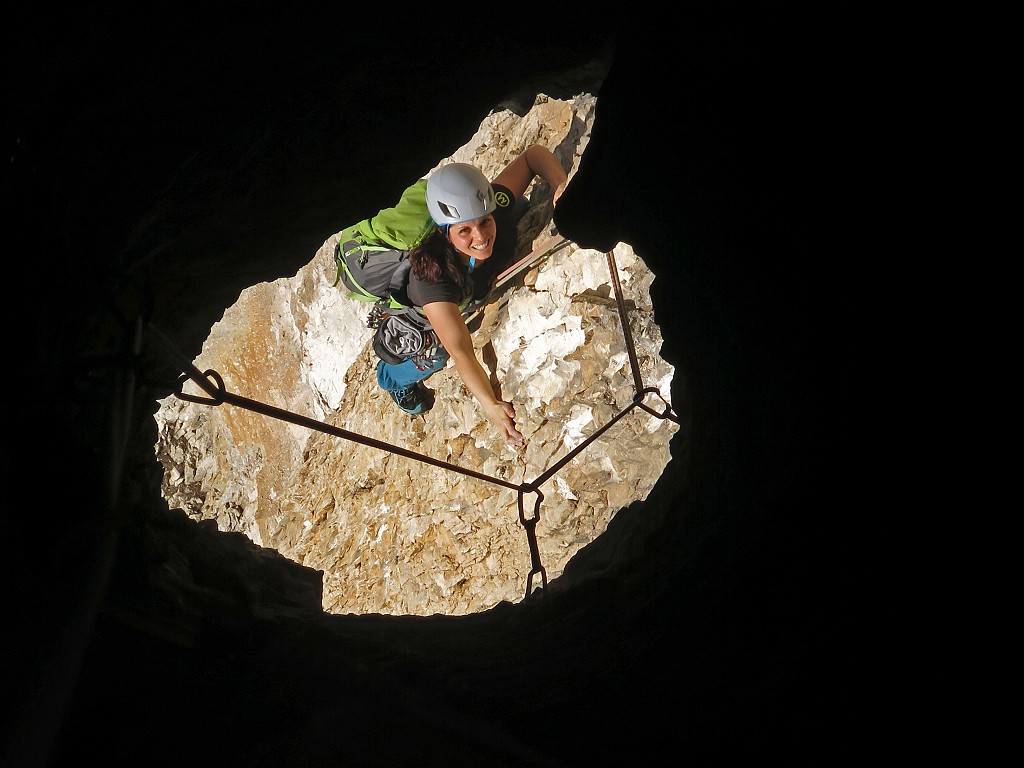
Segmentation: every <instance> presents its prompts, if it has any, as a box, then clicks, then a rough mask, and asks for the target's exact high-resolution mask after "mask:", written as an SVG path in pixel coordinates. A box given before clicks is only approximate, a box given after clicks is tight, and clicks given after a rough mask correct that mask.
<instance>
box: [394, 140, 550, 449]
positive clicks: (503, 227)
mask: <svg viewBox="0 0 1024 768" xmlns="http://www.w3.org/2000/svg"><path fill="white" fill-rule="evenodd" d="M537 176H539V177H540V178H542V179H543V180H544V181H546V182H547V183H548V185H549V186H550V187H551V189H552V202H553V203H557V202H558V198H559V197H560V196H561V194H562V192H563V191H564V189H565V184H566V181H567V176H566V173H565V170H564V169H563V168H562V165H561V163H560V162H559V161H558V160H557V159H556V158H555V156H554V155H552V154H551V152H550V151H548V150H547V149H546V148H545V147H543V146H541V145H533V146H531V147H530V148H528V149H527V150H526V151H525V152H523V153H522V154H521V155H519V156H518V157H517V158H516V159H515V160H513V161H512V162H511V163H510V164H509V165H508V166H507V167H506V168H505V169H504V170H502V171H501V173H499V174H498V175H497V176H496V177H495V178H494V180H493V181H488V180H487V178H486V177H485V176H484V174H483V173H482V172H481V171H480V170H479V169H477V168H475V167H474V166H472V165H468V164H465V163H451V164H449V165H446V166H444V167H442V168H439V169H438V170H437V171H435V172H434V173H433V174H432V175H431V176H430V177H429V178H428V179H427V184H426V203H427V210H428V211H429V214H430V218H431V220H432V221H433V224H434V226H433V227H432V228H431V229H430V231H429V232H428V233H427V234H426V235H425V236H424V237H423V239H422V240H421V241H420V242H419V244H418V245H416V246H415V247H414V248H412V249H411V250H410V251H409V263H410V265H411V268H410V274H409V282H408V285H407V286H406V287H405V298H407V299H408V304H409V305H410V306H415V307H418V308H419V310H420V311H419V312H412V313H408V314H406V315H403V317H404V318H406V319H407V320H410V321H412V322H419V323H420V324H421V325H422V326H423V327H424V329H425V330H429V331H432V332H433V334H434V337H435V338H436V341H437V343H436V345H433V346H432V348H431V349H430V351H429V353H428V354H422V353H420V354H413V355H408V354H402V351H403V350H402V348H401V345H400V344H399V345H397V346H396V344H394V343H391V341H390V339H391V338H392V336H394V335H393V334H391V335H389V334H388V333H387V330H388V329H387V325H386V324H384V325H382V326H381V328H380V329H378V334H377V337H376V339H375V343H374V349H375V350H376V351H377V354H378V356H380V357H381V361H380V362H379V363H378V365H377V383H378V384H379V385H380V386H381V388H382V389H384V390H385V391H386V392H388V394H390V395H391V397H392V399H393V400H394V401H395V403H396V404H397V405H398V407H399V408H401V409H402V410H403V411H405V412H406V413H411V414H417V413H423V412H424V411H426V410H428V409H429V408H430V407H431V406H432V405H433V398H432V394H431V393H430V391H429V390H428V389H427V388H426V387H425V386H424V384H423V382H424V380H425V379H427V378H428V377H429V376H431V375H432V374H434V373H436V372H437V371H439V370H441V369H442V368H444V366H445V365H446V363H447V362H448V360H449V359H451V360H452V361H453V362H454V364H455V369H456V370H457V371H458V373H459V376H460V377H461V378H462V381H463V382H464V383H465V385H466V387H467V388H468V389H469V391H470V392H472V393H473V396H474V397H475V398H476V400H477V402H479V403H480V406H481V407H482V408H483V411H484V414H485V415H486V416H487V418H488V419H489V420H490V421H491V422H493V423H494V424H495V425H497V426H498V427H500V428H501V429H502V430H503V431H504V433H505V438H506V441H507V442H508V443H509V444H510V445H520V444H521V443H522V441H523V436H522V433H520V432H519V430H518V429H516V424H515V408H514V407H513V405H512V403H510V402H506V401H503V400H500V399H498V397H497V396H496V395H495V393H494V389H493V388H492V386H491V382H490V379H489V377H488V374H487V372H486V371H485V370H484V368H483V366H482V365H481V363H480V361H479V360H477V357H476V354H475V353H474V350H473V341H472V338H471V336H470V333H469V328H468V327H467V326H466V323H465V320H464V314H465V313H467V312H469V311H471V310H472V309H473V308H474V305H478V304H479V303H480V302H482V301H484V300H486V298H487V296H488V294H489V292H490V290H491V287H492V285H493V283H494V280H495V278H496V277H497V276H498V274H499V273H500V272H501V271H502V270H503V269H504V268H505V267H506V266H508V265H509V263H510V262H511V261H512V258H513V257H514V255H515V247H516V234H517V233H516V225H517V223H518V221H519V219H520V218H521V216H522V214H523V212H524V210H525V206H524V205H523V204H522V203H524V202H525V201H523V200H522V196H523V194H524V193H525V192H526V189H527V187H529V185H530V183H531V182H532V181H533V180H534V178H535V177H537ZM382 347H383V349H382Z"/></svg>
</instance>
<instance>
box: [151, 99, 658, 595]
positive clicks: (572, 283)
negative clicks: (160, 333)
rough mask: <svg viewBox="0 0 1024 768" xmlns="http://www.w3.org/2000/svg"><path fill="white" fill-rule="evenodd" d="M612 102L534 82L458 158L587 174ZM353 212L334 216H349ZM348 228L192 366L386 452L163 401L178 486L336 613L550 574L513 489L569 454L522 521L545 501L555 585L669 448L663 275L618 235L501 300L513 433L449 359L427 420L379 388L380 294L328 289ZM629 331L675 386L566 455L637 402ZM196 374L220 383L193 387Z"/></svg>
mask: <svg viewBox="0 0 1024 768" xmlns="http://www.w3.org/2000/svg"><path fill="white" fill-rule="evenodd" d="M595 108H596V99H595V98H594V97H593V96H590V95H588V94H584V95H581V96H579V97H577V98H575V99H573V100H571V101H561V100H555V99H547V98H544V97H541V98H538V100H537V102H536V103H535V104H534V106H533V108H532V110H530V111H529V112H528V114H526V115H525V116H523V117H520V116H518V115H517V114H515V113H514V112H511V111H502V112H496V113H493V114H491V115H490V116H488V117H487V118H486V120H485V121H484V122H483V124H482V125H481V127H480V129H479V131H478V132H477V133H476V134H475V135H474V136H473V137H472V138H471V139H470V140H469V141H468V142H467V143H466V144H465V145H464V146H463V147H462V148H460V149H459V150H457V151H456V152H454V153H453V155H452V156H451V157H450V158H445V159H444V160H442V161H441V163H444V162H448V161H451V160H455V161H465V162H472V163H474V164H475V165H477V166H478V167H480V168H481V169H482V170H483V171H484V172H485V173H486V174H487V175H488V176H492V177H493V176H494V175H495V174H496V173H497V172H498V171H499V170H500V169H501V168H502V167H504V166H505V165H506V164H507V163H508V162H509V161H510V160H511V159H512V158H514V157H515V156H516V155H517V154H518V153H519V152H521V151H522V150H523V149H524V148H525V147H527V146H529V145H530V144H532V143H535V142H539V143H542V144H544V145H546V146H548V147H549V148H551V149H552V151H553V152H554V153H555V154H556V156H558V157H559V158H560V159H561V160H562V162H563V165H564V166H565V167H566V168H567V170H568V171H569V173H570V176H571V175H572V172H573V171H574V170H575V169H576V167H577V165H578V162H579V158H580V156H581V154H582V153H583V152H584V151H585V148H586V143H587V140H588V137H589V132H590V126H591V123H592V120H593V116H594V110H595ZM441 163H439V164H441ZM429 170H431V169H424V173H427V172H429ZM528 195H529V196H530V197H531V200H532V203H533V207H532V210H531V213H530V214H529V215H528V216H527V217H526V219H524V221H523V224H522V225H521V228H520V246H521V251H522V252H523V253H526V252H528V251H529V250H531V249H532V248H533V247H536V246H537V245H538V244H540V243H542V242H545V241H547V240H548V239H549V238H550V237H551V236H552V235H553V234H555V233H554V231H553V229H552V228H551V224H550V215H551V210H552V209H551V204H550V190H549V189H547V188H546V185H544V184H543V183H541V182H538V183H537V184H536V185H535V186H534V187H533V188H532V189H531V190H529V191H528ZM372 213H374V211H367V215H371V214H372ZM350 223H352V222H338V229H339V230H340V229H341V228H342V227H344V226H345V225H347V224H350ZM336 238H337V235H334V236H332V237H331V238H329V239H328V240H327V241H326V242H325V243H324V244H323V246H322V247H321V248H320V249H319V251H318V252H317V253H316V254H315V256H314V258H313V259H312V260H311V261H310V262H309V263H308V264H307V265H306V266H305V267H303V268H302V269H300V270H299V271H298V273H297V274H296V275H295V276H294V277H291V278H282V279H279V280H275V281H274V282H271V283H261V284H259V285H255V286H252V287H251V288H249V289H247V290H245V291H243V292H242V294H241V296H240V297H239V300H238V302H237V303H236V304H235V305H234V306H232V307H230V308H229V309H228V310H227V311H226V312H225V313H224V316H223V318H222V320H221V321H220V322H218V323H217V324H216V325H215V326H214V327H213V328H212V330H211V332H210V336H209V337H208V339H207V341H206V343H205V344H204V346H203V350H202V353H201V355H200V356H199V358H198V359H197V360H196V361H195V365H196V367H197V368H198V369H199V370H201V371H205V370H214V371H217V372H218V373H219V374H220V376H222V377H223V380H224V384H225V387H226V389H227V390H228V391H229V392H232V393H234V394H237V395H241V396H243V397H246V398H250V399H252V400H256V401H259V402H261V403H265V404H268V405H271V406H274V407H276V408H280V409H284V410H286V411H289V412H291V413H295V414H298V415H301V416H304V417H307V418H312V419H315V420H317V421H319V422H323V423H325V424H327V425H331V426H333V427H336V428H339V429H342V430H345V431H346V432H347V433H352V434H354V435H357V436H365V437H366V438H369V439H371V440H373V441H379V442H380V443H383V444H385V446H387V447H385V448H383V449H382V448H380V447H378V446H377V445H367V444H363V443H360V442H359V441H358V440H349V439H345V438H343V437H338V436H337V435H332V434H327V433H324V432H321V431H317V430H312V429H309V428H307V427H304V426H299V425H295V424H291V423H288V422H286V421H282V420H278V419H275V418H271V417H269V416H267V415H263V414H260V413H257V412H254V411H252V410H249V409H246V408H242V407H238V406H233V405H221V406H218V407H213V406H210V405H205V404H195V403H190V402H186V401H184V400H181V399H178V398H176V397H170V398H167V399H165V400H164V401H162V402H161V407H160V409H159V411H158V412H157V414H156V420H157V425H158V429H159V441H158V444H157V446H156V452H157V455H158V457H159V458H160V461H161V463H162V464H163V466H164V470H165V475H164V482H163V494H164V496H165V498H166V499H167V501H168V503H169V505H170V506H171V507H172V508H174V507H177V508H180V509H182V510H184V512H185V513H187V514H188V515H189V516H190V517H192V518H194V519H202V520H215V521H216V524H217V526H218V528H219V529H220V530H222V531H237V532H241V533H244V534H245V535H246V536H248V537H249V538H250V539H251V540H252V541H253V542H254V543H256V544H258V545H260V546H263V547H272V548H274V549H276V550H278V551H279V552H280V553H281V554H282V555H284V556H285V557H287V558H290V559H292V560H294V561H296V562H299V563H301V564H303V565H305V566H307V567H309V568H313V569H316V570H319V571H322V573H323V595H322V597H323V607H324V609H325V610H327V611H329V612H333V613H371V612H372V613H392V614H419V615H429V614H434V613H447V614H464V613H470V612H475V611H480V610H484V609H486V608H489V607H491V606H493V605H495V604H496V603H498V602H500V601H518V600H521V599H522V598H523V597H524V594H525V591H526V589H527V585H528V584H529V583H531V579H532V585H533V586H539V581H540V579H541V575H540V574H537V573H536V572H535V568H534V565H535V564H534V562H533V559H532V557H531V551H530V546H529V544H530V542H529V539H528V536H527V532H526V529H525V528H524V526H523V525H522V523H521V519H520V508H519V501H520V499H519V496H520V494H519V493H518V492H517V490H515V489H516V488H518V487H519V486H521V485H522V484H531V483H533V482H534V481H536V480H537V479H538V478H539V477H541V476H542V475H544V474H545V473H549V472H551V471H552V469H553V468H556V467H557V469H556V471H554V472H553V473H552V474H550V475H549V476H547V478H546V480H545V481H544V482H543V483H542V484H541V485H540V487H539V490H540V492H541V494H543V498H542V500H540V503H539V506H535V505H536V503H537V501H538V496H537V495H536V494H535V493H532V492H527V493H524V494H522V502H523V505H524V506H523V509H524V510H525V512H524V514H525V516H526V518H528V519H532V518H533V517H534V515H535V514H536V516H537V524H536V528H535V535H536V541H537V545H538V553H539V559H540V564H541V566H542V567H543V569H544V574H543V575H544V576H546V578H547V579H548V580H552V579H555V578H557V577H558V576H559V574H561V573H562V571H563V569H564V568H565V565H566V563H567V562H568V561H569V559H570V558H571V557H572V556H573V555H574V554H575V553H576V552H578V551H579V550H580V549H581V548H582V547H585V546H586V545H587V544H589V543H590V542H592V541H594V540H595V539H596V538H597V537H598V536H600V535H601V533H603V532H604V530H605V529H606V527H607V525H608V523H609V521H610V520H611V519H612V517H613V516H614V515H615V514H616V512H618V511H619V510H621V509H623V508H624V507H626V506H628V505H629V504H630V503H632V502H633V501H636V500H642V499H645V498H646V497H647V495H648V493H649V492H650V491H651V489H652V488H653V487H654V484H655V483H656V482H657V481H658V478H659V477H660V476H661V474H662V472H663V470H664V469H665V467H666V465H667V464H668V462H669V461H670V458H671V457H670V452H669V441H670V440H671V438H672V436H673V435H674V434H675V432H676V430H677V425H676V423H675V422H674V421H673V420H671V419H667V418H659V416H658V415H656V414H661V413H664V412H665V411H666V408H667V403H666V400H664V399H662V397H664V398H666V399H667V398H668V397H669V393H670V391H671V389H670V387H671V381H672V376H673V373H674V371H673V368H672V366H670V365H669V364H667V363H666V362H665V361H664V360H662V359H661V357H660V356H659V352H660V348H661V341H662V339H661V333H660V330H659V328H658V326H657V324H656V318H655V316H654V309H653V307H652V306H651V302H650V298H649V288H650V285H651V283H652V281H653V279H654V276H653V275H652V274H651V272H650V270H648V269H647V267H646V265H645V264H644V262H643V260H642V259H641V258H640V257H639V256H638V255H637V254H635V253H634V252H633V251H632V249H631V248H630V247H629V246H628V245H627V244H619V245H618V246H617V247H616V248H615V250H614V254H613V255H614V259H613V262H612V264H609V259H608V257H607V255H606V254H604V253H601V252H597V251H591V250H585V249H579V248H577V247H576V246H575V245H573V244H570V245H569V246H567V247H565V248H562V249H561V250H559V251H557V252H555V253H554V254H553V255H551V256H550V257H549V258H547V259H546V260H545V261H543V262H542V263H541V265H540V267H539V268H534V269H531V270H530V271H529V272H528V273H526V274H525V275H524V276H523V277H521V278H520V279H519V280H518V281H514V282H513V283H512V284H511V285H510V287H509V288H508V290H507V291H506V292H505V293H504V295H503V296H502V297H501V298H500V300H496V301H494V302H493V303H492V304H491V305H489V307H488V310H487V312H486V313H485V314H484V315H483V317H482V319H481V320H480V321H479V328H478V329H477V330H476V331H475V333H474V343H475V345H476V347H477V350H478V355H479V356H480V358H481V359H482V360H483V361H484V363H485V367H487V368H488V369H489V370H490V371H491V372H492V373H494V374H495V377H496V380H497V382H498V383H499V386H500V391H501V394H502V396H503V397H504V399H507V400H510V401H512V402H513V403H514V404H515V406H516V410H517V423H518V425H519V428H520V429H521V431H522V432H523V433H524V435H525V436H526V441H525V444H524V445H523V446H522V447H519V448H511V447H509V446H507V445H505V442H504V440H503V439H502V437H501V436H500V435H499V434H498V432H497V430H496V429H495V428H494V427H493V426H492V425H491V424H490V423H489V422H487V420H486V419H485V418H484V417H483V415H482V413H481V412H480V409H479V407H478V406H477V404H476V402H475V400H474V399H473V398H472V396H471V395H470V394H469V393H468V391H467V390H466V389H465V388H464V387H463V385H462V383H461V380H460V378H459V376H458V374H457V373H456V372H455V370H454V368H453V367H452V366H451V365H449V367H448V368H447V369H445V370H444V371H442V372H440V373H438V374H436V375H434V376H433V377H431V378H430V379H429V380H428V382H427V384H428V386H429V387H430V388H431V389H432V390H434V391H435V393H436V399H437V402H436V405H435V406H434V408H433V409H432V410H430V411H429V412H427V413H426V414H423V415H422V416H417V417H410V416H407V415H406V414H404V413H402V412H401V411H399V410H398V409H397V408H396V407H395V405H394V404H393V403H392V401H391V400H390V398H389V397H388V396H387V395H386V394H385V393H384V392H382V391H381V390H380V389H379V388H378V387H377V385H376V379H375V370H374V367H375V365H376V357H375V355H374V354H373V352H372V349H371V348H370V337H371V331H370V330H369V329H368V328H366V325H365V317H366V314H367V311H368V309H369V305H367V304H364V303H361V302H357V301H354V300H351V299H349V298H347V297H346V296H345V295H344V293H343V292H342V291H341V290H339V289H338V288H337V287H334V286H333V285H332V283H333V282H334V279H335V276H336V268H335V265H334V260H333V251H334V246H335V243H336ZM613 271H614V273H613ZM613 274H614V276H613ZM616 282H618V283H619V285H620V288H621V291H622V294H623V299H624V306H625V307H626V309H627V310H628V311H627V317H628V320H629V324H630V334H629V335H630V336H631V341H632V344H631V345H630V344H628V343H627V336H626V335H625V334H624V333H623V329H622V326H621V322H620V316H619V311H618V307H617V304H616V301H615V297H614V292H613V286H614V284H615V283H616ZM630 346H632V348H633V350H635V358H634V359H635V360H636V364H637V367H638V370H639V373H640V377H641V379H642V384H643V386H644V387H649V388H654V389H656V390H657V391H656V392H654V393H649V394H647V395H646V396H644V398H643V400H642V402H644V403H645V404H647V405H648V406H649V408H650V410H651V411H654V413H651V412H650V411H647V410H644V409H640V408H634V409H633V410H631V412H630V413H628V414H627V415H625V416H624V417H623V418H622V419H621V420H619V421H618V422H617V423H615V424H614V425H612V426H611V427H610V428H609V429H608V430H607V431H606V432H604V433H603V434H602V435H600V436H599V437H598V438H597V439H595V440H594V441H593V442H591V443H589V444H588V445H586V446H584V447H583V449H582V450H581V451H580V452H579V453H578V454H576V455H575V456H573V457H572V458H569V459H568V460H567V461H565V463H564V465H560V463H561V462H562V461H563V460H564V459H565V458H566V456H567V454H569V453H570V452H571V451H573V450H574V449H576V448H577V447H579V446H580V445H581V444H582V443H583V442H584V441H585V440H587V439H588V438H589V437H590V436H591V435H593V434H594V433H595V432H596V431H597V430H599V429H600V428H602V427H603V426H605V425H607V424H609V423H610V422H611V421H612V420H613V419H615V418H616V417H617V416H618V415H619V414H620V413H622V412H623V411H624V410H626V409H627V408H629V407H630V405H631V404H632V403H633V402H634V400H635V398H636V395H637V390H636V386H635V381H634V375H633V370H632V364H631V360H630ZM185 391H186V392H190V393H193V394H202V393H201V391H200V390H199V388H198V387H196V386H195V385H194V384H192V383H189V384H186V386H185ZM390 447H394V448H396V449H398V450H399V453H396V452H394V451H393V450H390ZM404 452H411V453H412V454H415V455H414V456H409V455H405V453H404ZM417 457H429V459H431V460H433V461H435V462H443V463H444V464H445V465H446V466H437V465H436V464H431V463H427V462H424V461H421V460H419V459H418V458H417ZM559 465H560V466H559ZM453 467H458V468H462V469H465V470H467V471H468V472H469V474H466V473H462V472H459V471H458V470H456V469H453ZM509 486H512V487H509ZM531 572H533V573H532V575H531Z"/></svg>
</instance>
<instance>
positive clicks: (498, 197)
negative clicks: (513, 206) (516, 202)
mask: <svg viewBox="0 0 1024 768" xmlns="http://www.w3.org/2000/svg"><path fill="white" fill-rule="evenodd" d="M494 202H496V203H497V204H498V206H499V207H501V208H507V207H508V204H509V199H508V195H507V194H506V193H505V192H498V193H497V194H495V196H494Z"/></svg>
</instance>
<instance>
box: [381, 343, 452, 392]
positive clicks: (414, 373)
mask: <svg viewBox="0 0 1024 768" xmlns="http://www.w3.org/2000/svg"><path fill="white" fill-rule="evenodd" d="M420 362H421V364H424V365H427V366H428V367H427V369H426V370H424V371H421V370H420V369H419V368H417V367H416V363H415V362H414V361H413V360H412V358H409V359H406V360H405V361H404V362H402V363H399V364H398V365H391V364H390V363H385V362H384V361H383V360H381V361H380V362H379V363H377V383H378V384H379V385H380V388H381V389H383V390H384V391H386V392H399V391H400V390H403V389H408V388H409V387H411V386H412V385H413V384H415V383H416V382H417V381H423V380H424V379H426V378H427V377H429V376H432V375H433V374H435V373H437V372H438V371H440V370H441V369H442V368H444V367H445V365H446V364H447V363H448V353H447V352H446V351H445V349H444V347H441V346H439V347H438V348H437V352H436V353H434V356H433V357H430V358H427V359H425V360H421V361H420Z"/></svg>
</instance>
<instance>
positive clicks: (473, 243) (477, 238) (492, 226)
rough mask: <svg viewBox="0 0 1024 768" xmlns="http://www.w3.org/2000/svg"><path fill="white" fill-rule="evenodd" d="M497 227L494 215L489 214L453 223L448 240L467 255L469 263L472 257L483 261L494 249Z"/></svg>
mask: <svg viewBox="0 0 1024 768" xmlns="http://www.w3.org/2000/svg"><path fill="white" fill-rule="evenodd" d="M497 229H498V228H497V224H496V222H495V221H494V216H492V215H491V214H487V215H486V216H481V217H480V218H479V219H473V220H472V221H464V222H462V223H461V224H452V225H451V227H449V228H448V240H449V241H450V242H451V244H452V245H454V246H455V250H457V251H458V252H459V253H461V254H463V255H464V256H465V257H466V259H465V262H466V263H467V264H468V263H469V259H470V258H471V257H472V258H474V259H476V260H477V261H483V260H484V259H489V258H490V256H491V253H492V252H493V251H494V237H495V235H496V234H497Z"/></svg>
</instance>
